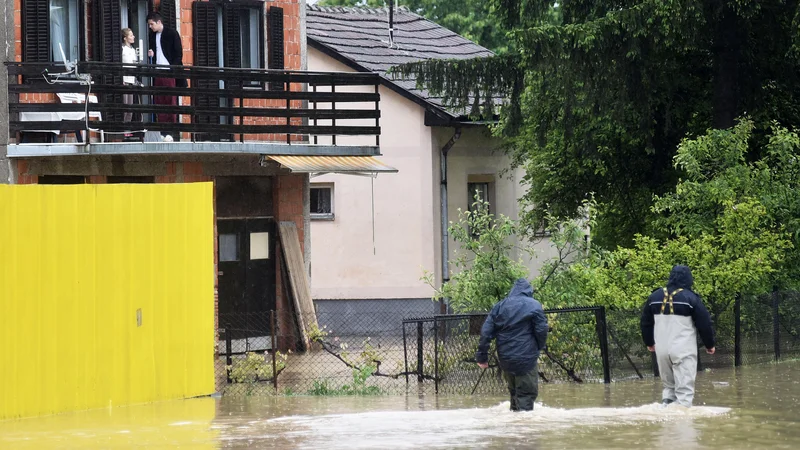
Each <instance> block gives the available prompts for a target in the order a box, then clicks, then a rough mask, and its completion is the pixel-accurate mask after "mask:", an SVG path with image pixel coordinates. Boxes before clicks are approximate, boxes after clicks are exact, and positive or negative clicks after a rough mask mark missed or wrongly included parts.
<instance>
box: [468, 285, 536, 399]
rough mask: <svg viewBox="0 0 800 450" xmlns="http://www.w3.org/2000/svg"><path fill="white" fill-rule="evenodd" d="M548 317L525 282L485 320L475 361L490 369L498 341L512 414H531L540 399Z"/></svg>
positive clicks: (514, 289) (497, 305) (498, 350)
mask: <svg viewBox="0 0 800 450" xmlns="http://www.w3.org/2000/svg"><path fill="white" fill-rule="evenodd" d="M547 330H548V326H547V317H545V315H544V309H543V308H542V304H541V303H539V302H538V301H536V300H534V298H533V288H532V287H531V284H530V283H529V282H528V280H526V279H524V278H520V279H518V280H517V281H516V282H514V286H513V287H512V288H511V292H510V293H509V294H508V297H506V298H504V299H503V300H501V301H500V302H498V303H497V304H496V305H494V307H493V308H492V311H491V312H490V313H489V315H488V316H487V317H486V321H485V322H484V323H483V328H482V329H481V340H480V344H478V351H477V353H475V361H477V362H478V366H480V367H481V368H482V369H486V368H487V367H488V362H489V344H491V342H492V339H497V356H498V358H499V359H500V368H501V369H502V370H503V375H504V377H505V379H506V381H507V382H508V392H509V394H510V395H511V410H512V411H531V410H533V402H534V401H535V400H536V397H537V396H538V395H539V372H538V371H537V369H538V365H539V364H538V362H539V351H540V350H542V349H544V348H545V345H546V343H547Z"/></svg>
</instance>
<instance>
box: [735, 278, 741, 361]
mask: <svg viewBox="0 0 800 450" xmlns="http://www.w3.org/2000/svg"><path fill="white" fill-rule="evenodd" d="M741 365H742V294H741V293H737V294H736V298H735V299H734V300H733V366H734V367H739V366H741Z"/></svg>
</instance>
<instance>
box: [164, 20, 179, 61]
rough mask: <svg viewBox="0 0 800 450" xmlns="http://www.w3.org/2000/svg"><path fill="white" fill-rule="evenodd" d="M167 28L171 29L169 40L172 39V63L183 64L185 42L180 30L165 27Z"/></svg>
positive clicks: (170, 50)
mask: <svg viewBox="0 0 800 450" xmlns="http://www.w3.org/2000/svg"><path fill="white" fill-rule="evenodd" d="M165 30H169V35H170V36H169V38H170V39H169V40H170V43H169V45H170V49H169V52H170V60H169V63H170V65H173V66H182V65H183V44H182V43H181V35H180V34H179V33H178V30H173V29H172V28H165Z"/></svg>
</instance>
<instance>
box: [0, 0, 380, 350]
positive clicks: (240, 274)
mask: <svg viewBox="0 0 800 450" xmlns="http://www.w3.org/2000/svg"><path fill="white" fill-rule="evenodd" d="M0 2H4V3H5V5H4V6H5V10H7V11H12V10H13V11H14V12H15V14H14V15H13V17H14V22H13V27H12V28H6V29H5V30H4V31H5V33H4V34H2V35H3V36H4V40H5V42H3V44H5V47H6V48H7V49H8V50H7V51H6V52H5V53H3V54H0V59H2V61H0V62H3V63H5V64H4V65H3V69H2V70H3V71H4V72H5V73H4V74H3V75H2V76H0V83H2V84H0V121H1V122H2V123H1V124H0V177H2V180H0V181H2V182H9V183H14V184H35V183H38V184H75V183H92V184H99V183H192V182H213V183H214V193H215V200H214V209H215V230H216V231H215V238H216V244H217V245H215V255H214V257H215V258H214V261H215V267H213V268H209V270H212V269H213V270H215V272H216V274H217V283H216V284H217V285H216V290H217V292H216V294H217V298H218V300H217V308H218V309H217V321H218V325H219V328H221V329H226V328H227V331H228V333H234V334H235V335H236V336H235V338H236V339H249V338H251V337H253V336H262V337H263V336H268V335H269V331H270V330H271V329H272V327H273V324H274V323H275V322H276V321H277V322H278V328H282V329H287V328H290V327H292V326H293V324H292V319H291V317H290V316H289V315H287V314H285V313H284V312H288V311H290V310H292V309H293V308H294V307H293V305H292V301H293V300H292V298H294V297H296V295H294V296H293V295H291V290H290V289H289V287H288V286H287V284H296V283H301V281H302V279H304V278H305V272H306V270H307V265H308V261H309V260H310V249H311V246H310V235H309V232H308V231H309V220H310V210H309V205H310V195H311V192H310V190H309V185H310V183H309V182H310V179H309V173H310V172H311V171H319V170H324V171H325V172H329V173H336V172H339V171H343V170H344V171H352V170H356V171H360V172H363V173H375V172H380V171H389V172H393V171H394V169H393V168H391V167H388V166H386V165H385V164H382V163H381V162H380V161H379V160H378V159H377V158H375V157H376V156H379V155H380V147H379V145H378V139H379V137H380V122H379V115H378V105H379V101H380V97H379V95H378V94H377V93H376V90H377V86H378V84H379V80H378V77H377V76H376V75H374V74H368V73H367V74H358V73H348V74H341V73H331V72H320V71H306V69H307V66H306V60H307V53H306V41H305V38H304V27H305V10H304V9H303V7H304V5H305V2H304V1H303V0H247V1H233V2H230V1H222V0H209V1H193V0H181V1H180V2H177V1H176V0H161V1H160V2H159V0H156V1H155V2H154V1H152V0H149V1H144V0H122V1H120V0H92V1H89V2H84V1H79V0H0ZM151 11H158V12H159V13H160V14H161V15H162V16H163V22H164V24H165V26H167V27H171V28H174V29H177V30H179V32H180V35H181V42H182V46H183V62H184V64H185V67H173V68H171V69H170V70H169V71H168V72H167V71H165V70H163V69H156V68H155V67H153V66H148V65H144V64H143V65H137V66H135V67H129V66H126V67H123V66H122V64H121V63H120V61H121V60H120V53H121V38H120V29H121V28H125V27H129V28H132V30H133V32H134V34H135V35H136V40H137V45H135V46H136V47H140V51H141V54H144V55H146V54H147V50H148V48H147V46H148V43H147V42H148V38H147V36H148V28H147V23H146V17H147V14H148V13H149V12H151ZM65 59H66V60H65ZM164 73H169V74H170V75H172V76H174V77H176V78H185V79H188V80H189V83H188V87H175V88H170V87H154V86H152V83H151V79H152V78H153V77H154V75H157V76H163V74H164ZM122 76H136V77H137V79H139V80H140V81H142V82H143V83H144V87H139V86H127V85H122V83H121V82H120V80H121V77H122ZM340 85H341V86H361V87H363V88H364V89H365V90H366V91H367V92H368V93H367V94H354V93H348V92H346V91H344V90H341V89H340V90H337V89H336V87H337V86H340ZM322 88H324V89H322ZM325 89H327V92H325V91H324V90H325ZM154 92H155V93H161V94H162V95H172V96H177V97H180V102H179V104H178V105H176V106H164V105H154V104H153V102H152V101H151V98H150V95H151V94H153V93H154ZM75 93H78V94H80V96H78V97H77V98H78V103H65V102H61V101H59V97H58V95H57V94H75ZM126 94H130V95H133V96H135V97H136V98H137V101H136V102H135V103H134V104H133V105H126V104H123V103H122V101H121V98H122V96H123V95H126ZM86 99H97V101H94V102H93V101H91V100H90V101H88V103H87V100H86ZM364 101H367V102H369V104H370V105H371V107H370V108H365V109H361V110H358V111H352V110H348V109H347V105H348V104H350V103H353V102H364ZM320 102H329V103H331V104H335V105H337V108H338V109H336V108H327V109H325V110H322V109H318V108H317V104H318V103H320ZM340 110H342V111H343V112H340ZM129 111H133V113H134V116H135V119H134V121H133V122H124V121H123V113H124V112H129ZM87 113H88V114H87ZM159 113H172V114H177V115H179V120H178V121H177V122H174V123H173V122H159V121H157V120H154V119H153V117H154V116H155V115H156V114H159ZM87 115H88V116H89V118H88V119H87V117H86V116H87ZM324 118H333V120H336V123H335V125H333V126H322V125H318V119H324ZM363 121H368V122H369V123H368V125H363V124H362V123H361V122H363ZM73 131H74V133H73ZM149 131H157V132H171V133H175V134H176V135H178V136H179V139H177V140H176V141H175V142H160V141H159V142H150V141H148V140H147V139H145V137H146V136H147V132H149ZM132 132H133V133H134V134H135V135H136V136H138V138H137V139H128V138H126V136H125V135H126V134H131V133H132ZM73 134H74V136H73ZM350 135H355V136H361V137H364V138H365V139H363V140H361V141H359V143H358V144H355V145H352V144H347V143H346V142H343V141H342V140H340V142H339V143H338V144H337V143H336V140H337V137H339V138H341V137H343V136H350ZM320 136H321V137H328V138H329V139H328V142H327V143H326V142H320V141H319V137H320ZM23 142H24V143H23ZM279 224H287V227H288V228H287V229H293V230H294V231H292V233H289V236H288V237H286V236H284V235H283V234H281V235H280V236H279V233H278V227H279ZM280 226H281V227H283V225H280ZM295 232H296V234H295ZM295 235H296V236H297V237H296V238H295V239H294V240H295V241H296V242H299V249H300V250H298V251H297V252H295V253H296V254H292V255H289V254H288V252H289V247H290V246H289V245H288V244H291V243H292V242H289V241H291V239H290V238H292V237H294V236H295ZM281 236H283V237H284V238H285V239H289V241H286V240H281V238H280V237H281ZM318 245H319V246H324V245H323V244H318ZM287 260H292V261H293V262H295V263H298V264H299V267H302V266H303V264H305V265H306V270H299V269H297V267H298V266H297V265H295V266H294V267H295V268H294V269H291V267H292V264H290V262H292V261H289V262H287ZM298 280H299V281H298ZM294 300H297V299H296V298H294ZM309 302H310V300H309ZM273 310H277V311H278V313H279V314H278V319H271V318H270V315H269V313H270V311H273ZM284 340H285V342H279V343H278V344H279V345H280V346H281V347H284V348H291V347H292V346H293V345H294V342H293V341H292V339H291V338H290V337H289V334H286V333H284ZM270 345H271V344H270V343H269V342H267V340H264V339H262V344H261V347H257V348H254V347H252V346H250V345H249V344H248V348H247V349H248V350H257V349H264V348H267V347H269V346H270Z"/></svg>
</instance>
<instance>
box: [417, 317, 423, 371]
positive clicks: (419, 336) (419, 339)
mask: <svg viewBox="0 0 800 450" xmlns="http://www.w3.org/2000/svg"><path fill="white" fill-rule="evenodd" d="M422 333H423V330H422V322H421V321H420V322H417V382H419V383H422V364H423V362H424V361H423V355H422V345H423V344H422Z"/></svg>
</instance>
